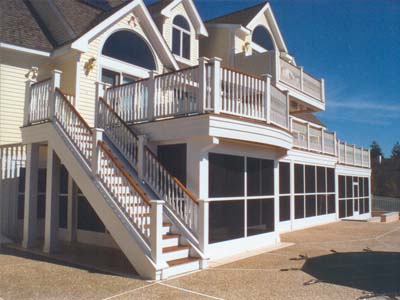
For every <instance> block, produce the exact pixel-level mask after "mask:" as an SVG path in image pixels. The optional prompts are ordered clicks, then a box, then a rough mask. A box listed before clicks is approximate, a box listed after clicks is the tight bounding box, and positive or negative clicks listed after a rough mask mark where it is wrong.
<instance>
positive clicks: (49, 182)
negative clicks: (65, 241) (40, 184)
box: [43, 144, 61, 253]
mask: <svg viewBox="0 0 400 300" xmlns="http://www.w3.org/2000/svg"><path fill="white" fill-rule="evenodd" d="M60 166H61V162H60V159H59V158H58V156H57V154H56V153H55V152H54V150H53V147H51V145H50V144H49V145H48V146H47V174H46V214H45V226H44V246H43V251H44V252H46V253H51V252H54V251H57V250H58V241H57V234H58V224H59V222H58V220H59V195H60V170H61V168H60Z"/></svg>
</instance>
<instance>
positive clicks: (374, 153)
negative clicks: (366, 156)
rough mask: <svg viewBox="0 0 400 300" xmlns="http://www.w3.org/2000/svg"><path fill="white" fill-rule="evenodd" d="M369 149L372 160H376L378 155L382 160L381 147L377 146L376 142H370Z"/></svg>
mask: <svg viewBox="0 0 400 300" xmlns="http://www.w3.org/2000/svg"><path fill="white" fill-rule="evenodd" d="M370 149H371V159H372V160H377V159H378V157H379V155H381V156H382V158H383V153H382V149H381V146H379V144H378V143H377V142H376V141H372V144H371V146H370Z"/></svg>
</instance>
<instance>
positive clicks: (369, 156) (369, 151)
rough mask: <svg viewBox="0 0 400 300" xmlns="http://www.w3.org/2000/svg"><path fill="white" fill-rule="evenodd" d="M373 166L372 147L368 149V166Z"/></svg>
mask: <svg viewBox="0 0 400 300" xmlns="http://www.w3.org/2000/svg"><path fill="white" fill-rule="evenodd" d="M370 167H371V149H368V168H370Z"/></svg>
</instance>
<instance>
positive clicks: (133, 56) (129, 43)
mask: <svg viewBox="0 0 400 300" xmlns="http://www.w3.org/2000/svg"><path fill="white" fill-rule="evenodd" d="M102 54H103V55H105V56H108V57H111V58H115V59H118V60H120V61H123V62H126V63H129V64H133V65H136V66H139V67H142V68H145V69H148V70H155V69H156V63H155V59H154V56H153V53H152V51H151V49H150V47H149V46H148V45H147V42H146V41H145V40H144V39H143V38H142V37H141V36H139V35H138V34H137V33H135V32H132V31H127V30H121V31H117V32H115V33H113V34H112V35H110V37H109V38H108V39H107V41H106V42H105V43H104V47H103V50H102Z"/></svg>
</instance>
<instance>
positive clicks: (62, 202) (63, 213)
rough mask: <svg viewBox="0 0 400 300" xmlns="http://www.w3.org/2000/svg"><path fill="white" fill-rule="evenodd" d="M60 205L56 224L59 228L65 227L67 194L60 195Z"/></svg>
mask: <svg viewBox="0 0 400 300" xmlns="http://www.w3.org/2000/svg"><path fill="white" fill-rule="evenodd" d="M59 199H60V204H59V205H60V206H59V220H58V226H59V227H60V228H67V219H68V196H60V197H59Z"/></svg>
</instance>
